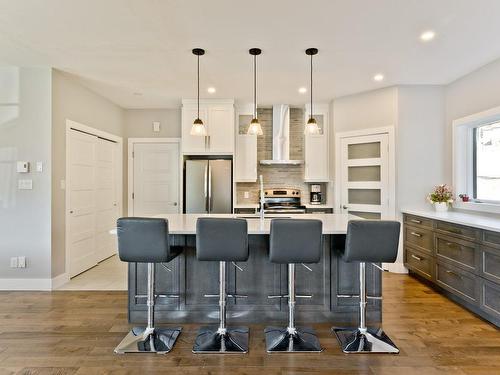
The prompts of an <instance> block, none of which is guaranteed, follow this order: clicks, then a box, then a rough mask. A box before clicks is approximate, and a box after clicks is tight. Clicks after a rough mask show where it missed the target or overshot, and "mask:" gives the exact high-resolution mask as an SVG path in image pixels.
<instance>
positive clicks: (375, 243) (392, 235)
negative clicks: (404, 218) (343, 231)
mask: <svg viewBox="0 0 500 375" xmlns="http://www.w3.org/2000/svg"><path fill="white" fill-rule="evenodd" d="M400 228H401V224H400V223H399V222H398V221H389V220H350V221H349V223H348V224H347V235H346V241H345V253H344V259H345V260H346V261H348V262H350V261H352V262H377V263H378V262H386V263H393V262H394V261H395V260H396V257H397V255H398V244H399V231H400Z"/></svg>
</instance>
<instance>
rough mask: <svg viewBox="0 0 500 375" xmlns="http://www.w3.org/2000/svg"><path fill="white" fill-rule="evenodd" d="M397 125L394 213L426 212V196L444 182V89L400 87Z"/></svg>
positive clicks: (439, 87) (427, 205) (436, 87)
mask: <svg viewBox="0 0 500 375" xmlns="http://www.w3.org/2000/svg"><path fill="white" fill-rule="evenodd" d="M397 124H398V126H397V129H396V169H397V171H396V175H397V177H396V178H397V181H396V202H397V211H398V212H399V211H400V209H402V208H404V207H418V208H429V203H428V202H427V201H426V197H427V194H428V193H429V192H430V191H431V190H432V188H433V187H434V186H435V185H438V184H440V183H443V182H445V181H446V173H445V171H446V168H445V163H444V159H445V129H444V88H443V87H442V86H399V87H398V121H397Z"/></svg>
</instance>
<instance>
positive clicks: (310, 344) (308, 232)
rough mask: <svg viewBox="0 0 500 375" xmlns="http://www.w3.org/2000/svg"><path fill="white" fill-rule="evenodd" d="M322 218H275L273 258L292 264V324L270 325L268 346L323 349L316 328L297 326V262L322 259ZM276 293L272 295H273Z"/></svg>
mask: <svg viewBox="0 0 500 375" xmlns="http://www.w3.org/2000/svg"><path fill="white" fill-rule="evenodd" d="M322 230H323V223H322V222H321V220H303V219H273V220H271V235H270V241H269V260H270V261H271V262H273V263H281V264H287V265H288V295H287V296H279V297H288V327H286V328H279V327H267V328H266V329H265V330H264V333H265V335H266V349H267V352H268V353H273V352H288V353H293V352H321V351H322V349H321V345H320V343H319V340H318V337H317V336H316V333H315V331H314V329H313V328H311V327H301V328H298V327H296V326H295V299H296V298H297V297H299V298H300V297H302V296H297V295H296V294H295V264H296V263H302V264H303V263H318V262H319V261H320V258H321V251H322V247H323V246H322V243H323V242H322V238H323V236H322ZM272 297H276V296H270V298H272Z"/></svg>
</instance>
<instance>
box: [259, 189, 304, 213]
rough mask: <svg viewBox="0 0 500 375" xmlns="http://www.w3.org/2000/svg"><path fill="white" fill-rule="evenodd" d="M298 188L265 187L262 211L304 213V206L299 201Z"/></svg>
mask: <svg viewBox="0 0 500 375" xmlns="http://www.w3.org/2000/svg"><path fill="white" fill-rule="evenodd" d="M300 195H301V194H300V190H299V189H265V190H264V213H269V214H305V213H306V207H305V206H303V205H301V203H300Z"/></svg>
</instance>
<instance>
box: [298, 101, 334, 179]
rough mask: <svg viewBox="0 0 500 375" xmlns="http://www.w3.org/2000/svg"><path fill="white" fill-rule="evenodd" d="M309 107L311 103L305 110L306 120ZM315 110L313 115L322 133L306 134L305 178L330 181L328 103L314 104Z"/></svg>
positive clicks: (305, 119)
mask: <svg viewBox="0 0 500 375" xmlns="http://www.w3.org/2000/svg"><path fill="white" fill-rule="evenodd" d="M309 107H310V106H309V105H306V108H305V111H304V121H305V122H307V120H308V119H309ZM313 110H314V113H313V116H314V118H315V119H316V121H317V123H318V126H319V128H320V130H321V132H320V134H315V135H305V136H304V159H305V160H304V162H305V165H304V180H305V181H306V182H328V181H329V180H330V173H329V150H328V148H329V147H328V143H329V142H328V141H329V139H328V129H329V124H328V120H329V110H328V104H318V105H314V106H313ZM305 122H304V124H305Z"/></svg>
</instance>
